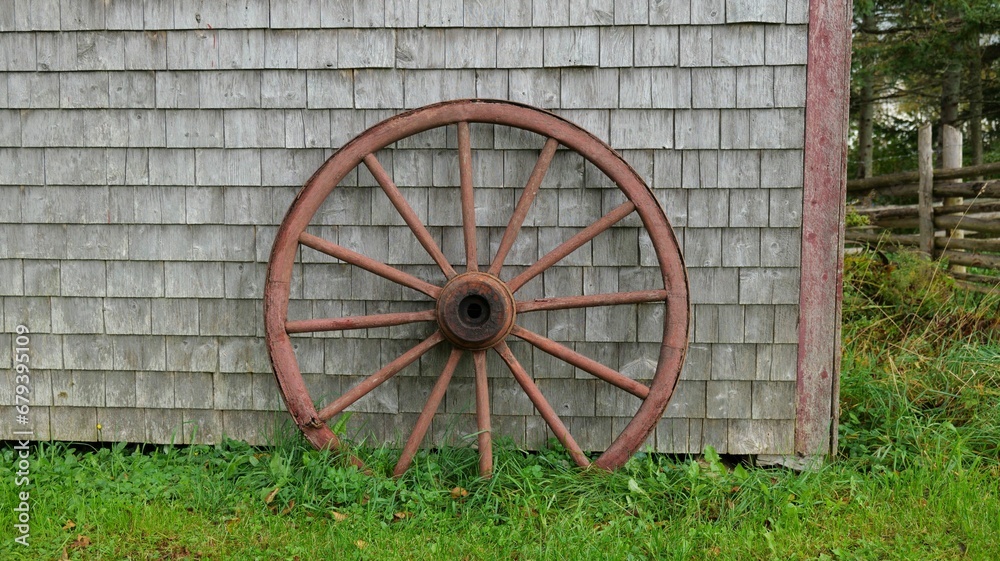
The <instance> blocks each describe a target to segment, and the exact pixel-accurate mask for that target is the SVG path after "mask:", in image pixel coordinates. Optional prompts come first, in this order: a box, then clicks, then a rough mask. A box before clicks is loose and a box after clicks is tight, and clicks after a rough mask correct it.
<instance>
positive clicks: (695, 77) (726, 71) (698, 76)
mask: <svg viewBox="0 0 1000 561" xmlns="http://www.w3.org/2000/svg"><path fill="white" fill-rule="evenodd" d="M690 72H691V96H692V99H693V103H692V106H693V107H696V108H709V107H712V108H728V107H736V69H734V68H693V69H691V71H690Z"/></svg>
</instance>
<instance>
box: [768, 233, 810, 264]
mask: <svg viewBox="0 0 1000 561" xmlns="http://www.w3.org/2000/svg"><path fill="white" fill-rule="evenodd" d="M800 245H801V235H800V232H799V230H798V229H797V228H763V229H761V236H760V254H761V265H762V266H764V267H796V266H798V265H799V260H800V256H801V251H800Z"/></svg>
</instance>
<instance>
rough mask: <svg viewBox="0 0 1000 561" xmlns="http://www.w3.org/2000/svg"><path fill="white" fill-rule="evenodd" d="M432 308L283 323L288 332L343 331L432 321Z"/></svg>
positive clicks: (433, 315)
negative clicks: (420, 310)
mask: <svg viewBox="0 0 1000 561" xmlns="http://www.w3.org/2000/svg"><path fill="white" fill-rule="evenodd" d="M435 319H436V315H435V313H434V310H426V311H423V312H397V313H391V314H372V315H370V316H352V317H346V318H321V319H300V320H295V321H289V322H287V323H285V331H287V332H288V333H311V332H314V331H345V330H349V329H365V328H369V327H390V326H393V325H404V324H407V323H416V322H418V321H434V320H435Z"/></svg>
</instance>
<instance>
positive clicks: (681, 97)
mask: <svg viewBox="0 0 1000 561" xmlns="http://www.w3.org/2000/svg"><path fill="white" fill-rule="evenodd" d="M635 71H637V70H633V72H635ZM622 72H623V75H624V73H625V72H626V71H624V70H623V71H622ZM650 73H651V75H650V78H651V81H652V84H651V85H652V107H656V108H665V109H684V108H688V107H691V95H692V88H691V71H690V70H688V69H685V68H652V69H650ZM623 89H624V85H623Z"/></svg>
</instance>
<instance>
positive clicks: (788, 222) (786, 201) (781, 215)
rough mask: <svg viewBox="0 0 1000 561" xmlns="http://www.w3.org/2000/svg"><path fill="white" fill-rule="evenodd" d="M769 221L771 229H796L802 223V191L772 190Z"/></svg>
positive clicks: (770, 191)
mask: <svg viewBox="0 0 1000 561" xmlns="http://www.w3.org/2000/svg"><path fill="white" fill-rule="evenodd" d="M769 193H770V199H769V210H768V214H769V219H768V225H769V226H771V227H790V228H795V227H798V226H800V225H801V223H802V191H800V190H798V189H770V190H769Z"/></svg>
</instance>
